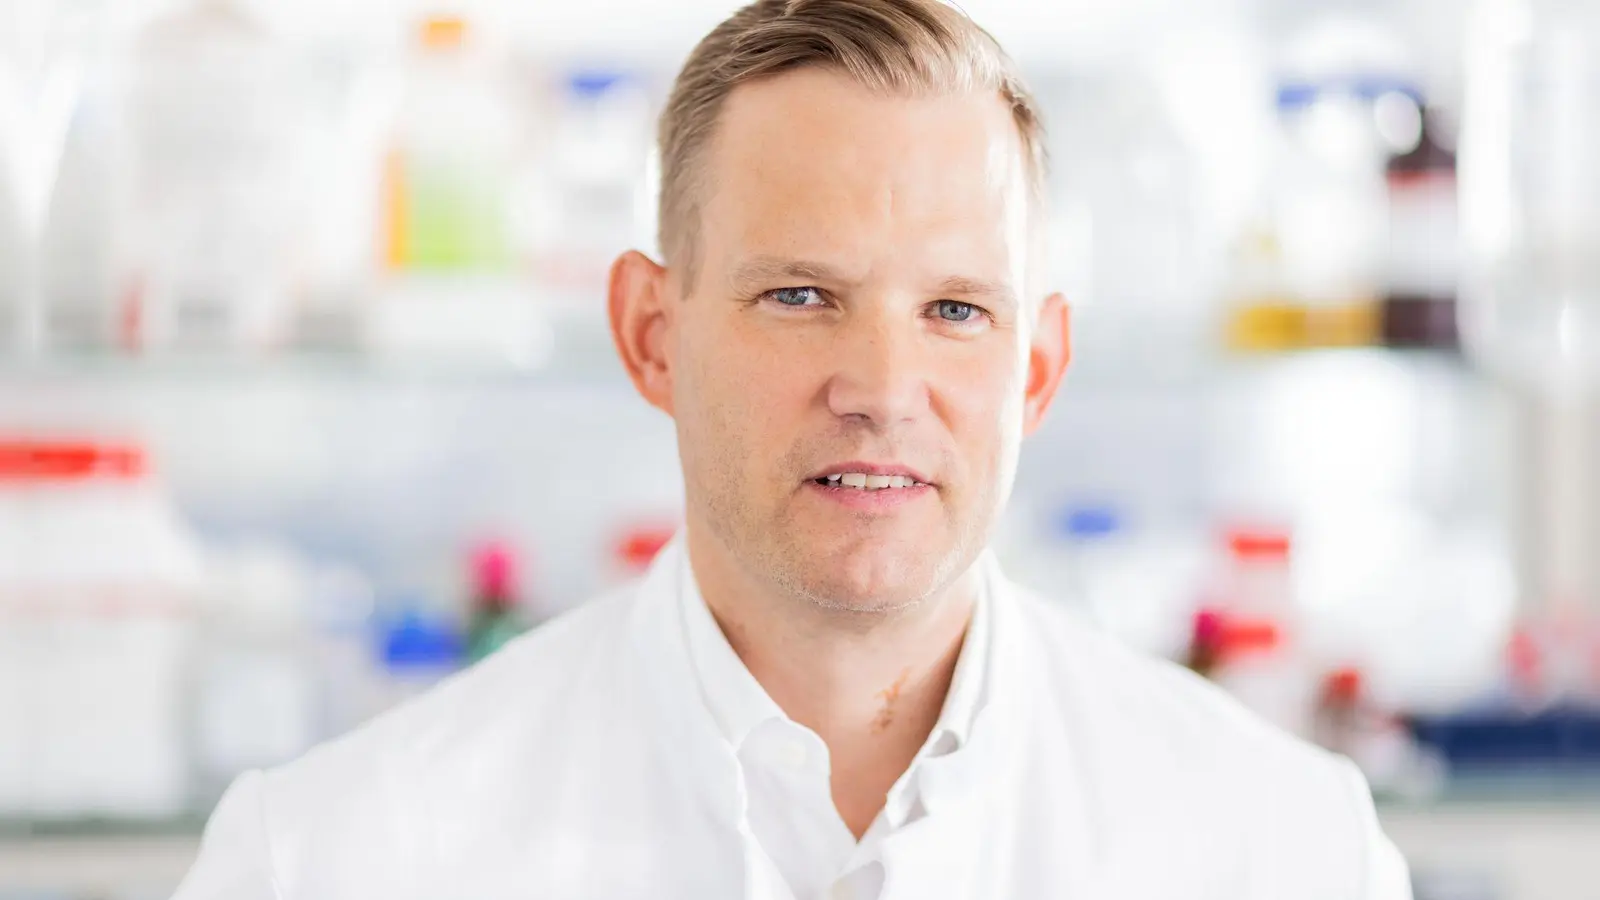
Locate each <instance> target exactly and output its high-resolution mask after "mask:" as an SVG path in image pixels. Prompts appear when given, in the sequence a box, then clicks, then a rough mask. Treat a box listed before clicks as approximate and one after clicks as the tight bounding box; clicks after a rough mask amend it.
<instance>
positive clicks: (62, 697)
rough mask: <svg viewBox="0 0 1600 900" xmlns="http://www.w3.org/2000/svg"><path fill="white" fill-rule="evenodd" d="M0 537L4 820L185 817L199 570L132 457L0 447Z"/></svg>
mask: <svg viewBox="0 0 1600 900" xmlns="http://www.w3.org/2000/svg"><path fill="white" fill-rule="evenodd" d="M0 537H3V538H5V540H4V541H0V546H3V547H6V548H9V549H8V550H0V645H3V647H4V649H5V650H6V651H7V652H5V653H3V654H0V748H4V749H3V750H0V816H6V815H12V816H16V815H21V816H24V817H33V818H44V819H62V818H68V819H70V818H81V817H86V816H92V817H135V818H144V817H161V816H170V815H175V814H177V813H179V812H182V811H183V810H184V809H186V807H187V804H188V800H189V757H188V753H187V741H186V732H187V729H186V727H185V724H186V717H187V708H186V704H185V697H186V690H185V687H186V684H185V676H186V674H187V672H186V666H187V663H188V661H189V658H190V652H191V648H192V641H193V633H194V626H193V613H194V602H195V597H196V593H197V591H198V589H199V585H200V571H201V563H200V555H199V551H198V549H197V547H196V543H195V541H194V539H193V538H192V537H191V536H190V534H189V532H188V530H187V529H186V528H185V527H184V525H183V524H182V522H181V521H180V520H179V518H178V516H177V514H176V513H175V511H174V510H173V508H172V505H171V502H170V500H169V499H168V497H167V495H166V493H165V492H164V491H163V489H162V488H161V485H160V484H159V482H157V481H156V480H155V479H154V478H152V477H151V476H150V475H149V473H148V472H147V470H146V466H145V462H144V455H143V453H142V452H141V451H140V450H138V449H137V448H133V447H126V446H105V445H93V444H60V443H43V442H9V443H0ZM19 776H20V778H19Z"/></svg>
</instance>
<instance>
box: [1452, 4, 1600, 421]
mask: <svg viewBox="0 0 1600 900" xmlns="http://www.w3.org/2000/svg"><path fill="white" fill-rule="evenodd" d="M1596 58H1600V6H1596V4H1594V3H1592V2H1590V0H1482V2H1479V3H1477V4H1476V5H1475V6H1474V8H1473V11H1472V14H1471V16H1470V17H1469V19H1468V23H1467V43H1466V50H1465V56H1464V60H1463V63H1464V65H1463V70H1464V72H1465V74H1466V96H1465V103H1464V107H1463V110H1462V134H1461V141H1460V149H1459V152H1460V173H1461V195H1460V196H1461V217H1462V238H1463V241H1464V245H1465V246H1464V251H1465V252H1464V256H1463V259H1464V265H1465V268H1464V272H1463V283H1462V290H1463V301H1464V308H1463V311H1462V312H1463V318H1462V326H1463V338H1464V339H1465V341H1466V343H1467V345H1468V348H1469V349H1470V350H1471V351H1472V352H1473V354H1474V355H1475V356H1476V357H1477V358H1478V359H1479V360H1480V361H1481V362H1483V363H1484V364H1486V365H1487V366H1488V367H1489V368H1490V370H1491V371H1493V372H1495V373H1497V374H1500V375H1502V376H1504V377H1507V378H1510V379H1512V380H1514V381H1516V382H1518V383H1520V384H1525V385H1532V386H1535V387H1538V388H1541V389H1547V388H1556V387H1559V386H1566V385H1580V386H1584V387H1588V386H1592V385H1593V384H1594V383H1595V382H1596V381H1597V380H1600V265H1597V262H1596V261H1597V260H1600V167H1597V166H1596V162H1595V161H1596V160H1597V159H1600V73H1597V72H1596V71H1595V68H1594V65H1593V60H1595V59H1596Z"/></svg>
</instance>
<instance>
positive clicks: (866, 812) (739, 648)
mask: <svg viewBox="0 0 1600 900" xmlns="http://www.w3.org/2000/svg"><path fill="white" fill-rule="evenodd" d="M688 550H689V559H690V563H691V565H692V567H693V569H694V574H695V580H696V582H697V583H698V585H699V587H700V593H701V596H702V597H704V599H705V602H706V605H707V606H708V607H709V608H710V610H711V614H712V616H713V617H715V619H716V620H717V624H718V625H719V626H720V627H721V629H722V632H723V634H724V635H726V636H727V638H728V643H729V644H730V645H732V647H733V649H734V652H735V653H737V654H738V656H739V658H740V660H742V661H743V662H744V664H745V667H746V668H747V669H749V670H750V673H751V674H752V675H753V676H755V679H756V681H758V682H759V683H760V684H761V686H762V688H763V689H765V690H766V692H767V694H768V695H769V696H770V697H772V699H773V701H774V702H775V703H777V704H778V706H779V707H780V708H781V709H782V710H783V711H784V713H785V714H787V715H788V716H789V718H791V719H793V720H794V721H796V722H797V723H799V724H801V725H804V726H806V727H807V728H810V729H811V730H812V731H814V732H816V734H817V736H818V737H820V738H822V741H823V743H825V744H826V745H827V747H828V753H829V759H830V762H831V769H832V788H833V796H834V803H835V805H836V806H837V807H838V809H839V813H840V815H841V816H842V817H843V818H844V820H845V824H846V825H848V826H849V827H850V829H851V831H852V832H854V833H855V835H856V837H857V838H859V837H860V836H861V835H862V834H863V833H865V831H866V829H867V827H868V826H869V825H870V824H871V822H872V820H873V818H875V817H876V816H877V814H878V812H879V810H881V809H882V807H883V801H884V797H885V796H886V795H887V794H888V791H889V788H891V787H892V786H893V785H894V782H895V781H896V780H897V779H898V778H899V777H900V775H901V774H902V773H904V772H905V770H906V769H907V768H908V767H909V766H910V764H911V761H912V759H913V758H914V757H915V756H916V754H917V751H918V750H920V749H921V747H922V745H923V743H924V742H925V741H926V740H927V738H928V735H929V734H930V733H931V732H932V731H933V727H934V725H935V724H936V723H937V722H938V718H939V713H940V711H941V710H942V709H943V706H944V700H945V695H946V694H947V693H949V690H950V682H951V680H952V678H953V676H954V674H955V667H956V660H957V659H958V658H959V656H960V654H961V645H962V641H963V639H964V637H965V635H966V629H967V624H968V622H969V621H970V620H971V617H972V608H973V603H974V601H975V599H976V595H977V590H976V586H975V582H976V575H975V573H973V572H970V571H969V572H968V573H967V574H965V575H964V576H962V578H960V579H958V580H957V582H956V583H955V584H954V585H952V586H951V587H950V588H949V589H948V590H946V591H945V592H944V593H943V594H942V595H939V596H935V597H930V598H929V599H928V600H926V601H924V602H922V603H920V604H918V605H917V606H915V607H914V608H911V609H909V610H899V611H896V612H893V613H882V614H876V613H853V612H845V611H839V610H829V609H822V608H820V607H817V606H816V605H814V604H812V603H811V602H810V601H809V600H806V599H804V598H799V597H792V596H787V595H784V594H782V593H781V592H779V591H777V590H776V589H775V588H774V587H773V586H772V585H770V584H765V583H762V582H761V581H760V580H759V579H757V578H754V577H752V576H751V575H750V574H749V573H747V572H744V571H743V570H742V569H741V568H740V567H739V566H738V565H737V563H736V562H735V561H734V560H732V559H731V558H730V557H729V556H728V554H727V553H726V552H725V551H724V550H723V549H722V548H721V547H720V546H718V545H716V543H715V539H714V538H712V537H711V536H709V535H702V534H700V533H699V532H698V531H697V530H696V529H692V528H691V529H690V530H689V533H688Z"/></svg>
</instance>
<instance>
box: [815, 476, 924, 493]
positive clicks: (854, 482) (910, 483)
mask: <svg viewBox="0 0 1600 900" xmlns="http://www.w3.org/2000/svg"><path fill="white" fill-rule="evenodd" d="M828 483H829V484H833V485H839V486H841V487H853V488H860V489H861V490H866V491H881V490H883V489H884V488H908V487H914V486H915V485H917V484H919V483H920V482H918V481H917V480H916V479H914V478H908V477H906V476H904V475H867V474H865V473H862V472H841V473H840V474H838V475H829V476H828Z"/></svg>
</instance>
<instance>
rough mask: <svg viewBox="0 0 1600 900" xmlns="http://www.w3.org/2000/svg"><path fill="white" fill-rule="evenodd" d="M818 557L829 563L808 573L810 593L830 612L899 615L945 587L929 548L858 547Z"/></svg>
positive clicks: (808, 592) (810, 569)
mask: <svg viewBox="0 0 1600 900" xmlns="http://www.w3.org/2000/svg"><path fill="white" fill-rule="evenodd" d="M814 558H815V559H818V560H825V561H826V562H823V563H822V564H821V565H817V566H812V567H810V568H808V570H807V571H806V572H805V575H806V576H807V577H806V581H807V582H808V584H807V585H806V591H805V593H806V594H808V595H810V597H811V598H812V601H813V602H815V603H816V604H817V605H818V606H820V607H823V608H825V609H833V610H841V611H849V612H862V613H885V612H895V611H897V610H902V609H908V608H910V607H913V606H915V605H917V604H918V603H920V602H922V601H923V600H925V599H927V598H928V597H929V596H930V595H932V594H933V593H935V591H936V590H937V589H938V586H939V585H938V580H939V579H938V578H937V577H936V570H937V568H938V565H937V561H936V556H933V555H930V554H929V553H928V552H927V551H926V550H910V549H909V548H906V549H905V550H901V551H900V552H898V553H897V552H894V551H891V550H885V549H884V548H874V547H864V546H858V547H856V548H851V549H848V550H845V551H844V552H842V553H834V554H821V555H819V556H818V557H814Z"/></svg>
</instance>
